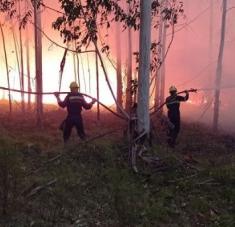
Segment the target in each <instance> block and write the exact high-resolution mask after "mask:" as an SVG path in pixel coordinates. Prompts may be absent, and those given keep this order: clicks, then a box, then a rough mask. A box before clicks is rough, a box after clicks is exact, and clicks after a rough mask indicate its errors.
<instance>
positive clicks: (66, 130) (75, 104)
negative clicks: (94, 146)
mask: <svg viewBox="0 0 235 227" xmlns="http://www.w3.org/2000/svg"><path fill="white" fill-rule="evenodd" d="M70 90H71V92H70V93H69V94H68V95H67V96H66V97H65V99H64V101H61V100H60V97H59V93H57V92H55V97H56V99H57V102H58V105H59V106H60V107H62V108H65V107H67V112H68V115H67V117H66V119H65V120H64V121H63V122H62V125H61V127H60V129H62V130H63V139H64V142H65V143H66V142H67V141H68V139H69V137H70V135H71V131H72V128H73V127H74V126H75V128H76V130H77V134H78V136H79V137H80V139H82V140H84V139H85V138H86V135H85V132H84V127H83V120H82V114H81V112H82V109H83V108H84V109H86V110H89V109H91V108H92V106H93V104H94V103H95V102H96V101H95V99H92V101H91V103H87V102H86V101H85V99H84V97H83V95H81V94H80V93H79V86H78V84H77V83H76V82H72V83H71V84H70Z"/></svg>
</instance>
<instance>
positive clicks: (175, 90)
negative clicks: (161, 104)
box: [169, 85, 177, 92]
mask: <svg viewBox="0 0 235 227" xmlns="http://www.w3.org/2000/svg"><path fill="white" fill-rule="evenodd" d="M169 92H177V88H176V87H175V86H174V85H172V86H170V88H169Z"/></svg>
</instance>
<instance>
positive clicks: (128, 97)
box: [125, 3, 132, 113]
mask: <svg viewBox="0 0 235 227" xmlns="http://www.w3.org/2000/svg"><path fill="white" fill-rule="evenodd" d="M129 10H130V3H129ZM127 40H128V45H127V86H126V108H125V109H126V112H127V113H130V110H131V106H132V97H131V80H132V34H131V28H128V37H127Z"/></svg>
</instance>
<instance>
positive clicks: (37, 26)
mask: <svg viewBox="0 0 235 227" xmlns="http://www.w3.org/2000/svg"><path fill="white" fill-rule="evenodd" d="M37 3H38V1H37V0H34V32H35V65H36V91H37V92H38V93H39V94H37V95H36V106H37V125H38V126H39V127H42V115H43V105H42V94H41V93H42V91H43V85H42V34H41V31H40V30H41V13H40V7H39V8H38V7H37Z"/></svg>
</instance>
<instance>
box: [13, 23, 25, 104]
mask: <svg viewBox="0 0 235 227" xmlns="http://www.w3.org/2000/svg"><path fill="white" fill-rule="evenodd" d="M12 35H13V39H14V47H15V54H16V61H17V67H18V72H19V83H20V90H21V91H22V90H23V89H22V83H21V69H20V60H19V53H18V44H17V39H16V34H15V30H14V27H13V25H12ZM22 102H23V92H21V106H23V104H22Z"/></svg>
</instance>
